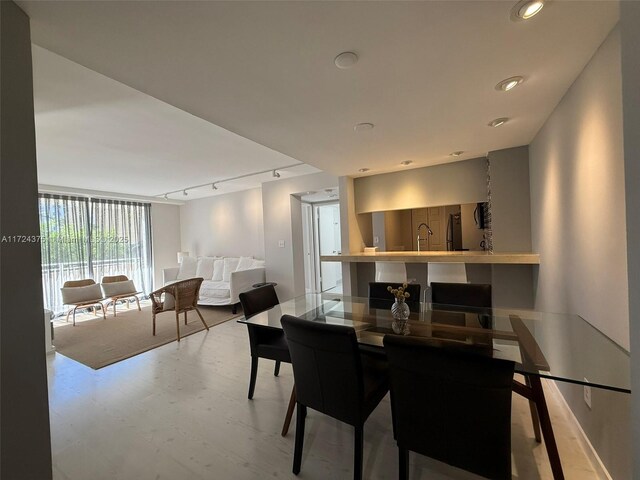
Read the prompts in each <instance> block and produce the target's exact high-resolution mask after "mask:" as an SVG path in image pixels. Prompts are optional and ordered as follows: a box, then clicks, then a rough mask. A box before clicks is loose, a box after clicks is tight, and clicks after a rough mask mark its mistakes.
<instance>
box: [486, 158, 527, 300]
mask: <svg viewBox="0 0 640 480" xmlns="http://www.w3.org/2000/svg"><path fill="white" fill-rule="evenodd" d="M488 157H489V160H490V162H491V218H492V221H491V227H492V230H493V250H494V251H495V252H530V251H531V215H530V211H531V204H530V198H529V151H528V148H527V147H526V146H524V147H515V148H506V149H504V150H497V151H493V152H489V155H488ZM534 268H537V267H532V266H531V265H493V266H492V268H491V270H492V275H491V285H492V292H493V305H494V306H496V307H516V308H532V307H533V303H534V300H533V269H534Z"/></svg>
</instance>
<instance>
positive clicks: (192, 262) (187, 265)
mask: <svg viewBox="0 0 640 480" xmlns="http://www.w3.org/2000/svg"><path fill="white" fill-rule="evenodd" d="M197 268H198V259H196V258H193V257H183V258H182V263H181V264H180V268H179V269H178V278H177V279H178V280H186V279H187V278H193V277H195V276H196V269H197Z"/></svg>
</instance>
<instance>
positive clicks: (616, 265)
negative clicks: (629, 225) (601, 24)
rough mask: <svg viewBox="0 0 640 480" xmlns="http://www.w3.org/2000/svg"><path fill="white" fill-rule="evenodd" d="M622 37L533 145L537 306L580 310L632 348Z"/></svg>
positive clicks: (612, 40) (594, 63)
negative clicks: (539, 263) (538, 257)
mask: <svg viewBox="0 0 640 480" xmlns="http://www.w3.org/2000/svg"><path fill="white" fill-rule="evenodd" d="M621 88H622V87H621V65H620V32H619V30H618V29H615V30H614V31H613V32H612V33H611V34H610V35H609V37H608V38H607V39H606V40H605V42H604V43H603V44H602V46H601V47H600V49H599V50H598V51H597V52H596V54H595V55H594V57H593V58H592V60H591V61H590V62H589V64H588V65H587V66H586V67H585V69H584V71H583V72H582V74H581V75H580V76H579V77H578V79H577V80H576V81H575V83H574V84H573V86H572V87H571V88H570V89H569V91H568V92H567V93H566V95H565V96H564V98H563V99H562V101H561V102H560V104H558V106H557V107H556V109H555V110H554V112H553V113H552V115H551V116H550V117H549V119H548V120H547V122H546V123H545V125H544V126H543V127H542V129H541V130H540V132H539V133H538V135H537V136H536V138H535V139H534V141H533V142H532V143H531V145H530V149H529V153H530V173H531V197H532V202H531V207H532V208H531V223H532V231H533V238H532V240H533V248H534V250H535V251H536V252H539V253H540V258H541V265H540V274H539V278H538V291H537V299H536V306H537V307H538V308H540V309H543V310H550V311H559V312H573V313H577V314H579V315H581V316H582V317H583V318H585V319H586V320H587V321H588V322H590V323H592V324H593V325H594V326H596V327H597V328H599V329H600V330H602V331H603V332H604V333H605V334H607V335H609V336H610V337H611V338H612V339H613V340H615V341H616V342H617V343H619V344H620V345H621V346H622V347H624V348H626V349H629V303H628V288H627V253H626V251H627V240H626V222H625V199H624V193H625V186H624V158H623V153H622V90H621Z"/></svg>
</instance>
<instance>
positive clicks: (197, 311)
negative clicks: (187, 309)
mask: <svg viewBox="0 0 640 480" xmlns="http://www.w3.org/2000/svg"><path fill="white" fill-rule="evenodd" d="M195 310H196V313H197V314H198V316H199V317H200V320H201V321H202V324H203V325H204V328H206V329H207V330H209V325H207V322H205V321H204V318H202V314H201V313H200V310H198V309H197V308H196V309H195Z"/></svg>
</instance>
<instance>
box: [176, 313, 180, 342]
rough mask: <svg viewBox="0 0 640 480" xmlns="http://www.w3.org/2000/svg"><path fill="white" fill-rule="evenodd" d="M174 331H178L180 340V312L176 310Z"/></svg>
mask: <svg viewBox="0 0 640 480" xmlns="http://www.w3.org/2000/svg"><path fill="white" fill-rule="evenodd" d="M176 331H177V332H178V341H180V314H179V313H178V311H177V310H176Z"/></svg>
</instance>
